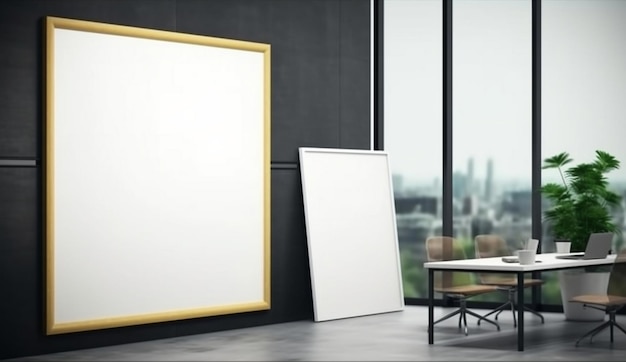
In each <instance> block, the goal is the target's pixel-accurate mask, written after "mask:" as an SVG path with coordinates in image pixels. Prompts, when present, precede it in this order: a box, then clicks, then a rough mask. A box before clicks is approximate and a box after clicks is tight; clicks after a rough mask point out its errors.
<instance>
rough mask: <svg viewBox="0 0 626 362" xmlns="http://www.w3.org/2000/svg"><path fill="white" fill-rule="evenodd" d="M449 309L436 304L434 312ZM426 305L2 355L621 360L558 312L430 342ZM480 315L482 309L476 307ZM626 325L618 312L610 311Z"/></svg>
mask: <svg viewBox="0 0 626 362" xmlns="http://www.w3.org/2000/svg"><path fill="white" fill-rule="evenodd" d="M451 310H452V309H443V308H436V312H435V313H436V314H435V317H436V318H437V316H442V315H444V313H447V312H449V311H451ZM427 311H428V309H427V308H426V307H423V306H407V307H405V309H404V310H403V311H400V312H393V313H385V314H377V315H371V316H363V317H356V318H348V319H340V320H333V321H326V322H318V323H316V322H313V321H310V320H307V321H297V322H290V323H283V324H275V325H269V326H262V327H254V328H245V329H238V330H229V331H223V332H214V333H209V334H201V335H194V336H187V337H178V338H172V339H162V340H156V341H149V342H142V343H134V344H126V345H118V346H113V347H104V348H95V349H88V350H79V351H72V352H63V353H56V354H49V355H41V356H31V357H25V358H18V359H11V360H7V361H590V360H595V361H624V360H625V359H626V335H624V334H622V332H620V331H619V330H616V331H615V342H614V343H613V344H610V343H609V332H608V330H606V331H604V332H603V333H601V334H598V335H597V336H596V337H595V338H594V341H593V343H592V344H590V343H589V341H588V340H585V341H583V342H581V344H580V346H579V347H575V346H574V342H575V341H576V339H577V338H578V337H579V336H581V335H582V334H584V333H585V332H586V331H588V330H590V329H592V328H593V327H594V326H596V325H597V324H598V322H571V321H565V320H564V318H563V315H562V314H555V313H544V317H545V318H546V323H545V324H541V323H540V322H539V319H537V318H536V317H534V316H533V315H531V314H529V313H527V314H526V316H525V317H526V318H525V320H526V323H525V331H526V339H525V343H526V346H525V347H526V348H525V349H526V350H525V351H523V352H518V351H517V344H516V343H517V339H516V336H517V334H516V329H515V328H514V327H513V321H512V318H511V315H510V313H506V314H504V313H503V314H501V315H500V318H499V322H500V325H501V331H499V332H498V331H496V329H495V327H494V326H492V325H490V324H488V323H481V325H480V326H477V325H476V320H475V319H474V318H471V317H470V318H468V324H470V327H471V328H470V330H469V335H468V336H465V335H464V334H463V333H461V332H459V329H458V328H457V320H456V319H454V318H452V319H450V320H447V321H444V322H442V323H440V324H437V325H436V326H435V344H434V345H429V344H428V333H427V324H428V323H427V322H428V314H427ZM476 311H477V312H479V313H480V314H484V312H486V311H483V310H476ZM618 322H621V324H622V325H626V316H618Z"/></svg>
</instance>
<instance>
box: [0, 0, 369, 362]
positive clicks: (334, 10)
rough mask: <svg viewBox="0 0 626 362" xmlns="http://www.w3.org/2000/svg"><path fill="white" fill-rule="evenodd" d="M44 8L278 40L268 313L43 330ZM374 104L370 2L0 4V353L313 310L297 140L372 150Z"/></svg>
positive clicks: (51, 12) (196, 329)
mask: <svg viewBox="0 0 626 362" xmlns="http://www.w3.org/2000/svg"><path fill="white" fill-rule="evenodd" d="M45 16H58V17H65V18H75V19H80V20H89V21H97V22H106V23H113V24H121V25H129V26H135V27H145V28H152V29H161V30H169V31H177V32H183V33H193V34H201V35H208V36H215V37H225V38H231V39H242V40H249V41H256V42H263V43H270V44H271V45H272V145H271V146H272V173H271V177H272V211H271V212H272V225H271V228H272V229H271V230H272V261H271V266H272V281H271V282H272V296H271V298H272V308H271V310H269V311H264V312H253V313H242V314H235V315H227V316H219V317H210V318H199V319H192V320H183V321H174V322H166V323H156V324H146V325H141V326H132V327H124V328H113V329H106V330H99V331H89V332H80V333H70V334H63V335H55V336H46V335H45V332H44V331H45V325H44V310H45V301H44V295H45V293H44V292H45V291H44V288H45V284H44V280H45V265H44V258H45V255H44V245H45V240H44V239H43V232H42V230H43V224H42V220H43V209H42V204H43V193H42V188H43V181H42V169H41V160H42V159H43V157H44V155H43V154H42V152H43V148H42V134H43V128H42V125H43V109H42V105H43V97H44V90H43V67H44V63H43V49H44V46H45V42H44V37H43V19H44V17H45ZM370 103H371V102H370V4H369V0H124V1H122V0H89V1H86V0H3V1H0V331H1V332H0V359H4V358H10V357H16V356H25V355H35V354H43V353H51V352H58V351H64V350H74V349H82V348H91V347H98V346H105V345H112V344H121V343H129V342H137V341H144V340H150V339H157V338H169V337H175V336H181V335H188V334H195V333H205V332H212V331H218V330H225V329H234V328H241V327H248V326H256V325H264V324H271V323H281V322H287V321H292V320H300V319H312V315H313V307H312V299H311V283H310V278H309V267H308V256H307V244H306V234H305V224H304V211H303V204H302V194H301V185H300V174H299V169H298V168H297V166H298V147H301V146H312V147H333V148H358V149H369V145H370V141H369V140H370ZM86 121H88V120H86ZM76 137H80V135H76ZM16 161H17V162H18V164H17V165H15V162H16ZM20 162H22V163H23V165H20ZM29 162H31V163H34V165H33V166H29V165H28V163H29ZM24 163H25V164H24ZM105 227H106V226H105Z"/></svg>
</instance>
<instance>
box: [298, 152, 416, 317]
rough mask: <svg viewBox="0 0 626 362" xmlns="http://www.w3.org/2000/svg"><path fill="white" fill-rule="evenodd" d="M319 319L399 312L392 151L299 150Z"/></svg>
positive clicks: (315, 312) (398, 266) (315, 310)
mask: <svg viewBox="0 0 626 362" xmlns="http://www.w3.org/2000/svg"><path fill="white" fill-rule="evenodd" d="M299 154H300V167H301V176H302V191H303V197H304V209H305V218H306V229H307V238H308V250H309V263H310V270H311V285H312V289H313V306H314V318H315V321H325V320H332V319H339V318H347V317H356V316H363V315H370V314H377V313H384V312H393V311H399V310H402V309H403V307H404V297H403V291H402V277H401V271H400V260H399V253H398V238H397V230H396V220H395V207H394V199H393V189H392V183H391V175H390V171H389V170H390V168H389V159H388V155H387V153H385V152H383V151H364V150H347V149H324V148H307V147H303V148H300V149H299Z"/></svg>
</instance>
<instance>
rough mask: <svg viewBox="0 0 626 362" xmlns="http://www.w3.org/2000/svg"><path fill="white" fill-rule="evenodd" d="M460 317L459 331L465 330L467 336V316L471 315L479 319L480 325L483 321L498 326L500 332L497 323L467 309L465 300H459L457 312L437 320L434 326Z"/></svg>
mask: <svg viewBox="0 0 626 362" xmlns="http://www.w3.org/2000/svg"><path fill="white" fill-rule="evenodd" d="M457 314H458V315H459V329H461V328H463V331H464V333H465V335H466V336H467V335H468V329H467V315H468V314H469V315H471V316H473V317H476V318H478V324H480V321H481V320H484V321H485V322H488V323H491V324H493V325H494V326H496V328H498V331H499V330H500V325H499V324H498V323H497V322H494V321H492V320H491V319H488V318H486V317H485V316H481V315H480V314H478V313H476V312H473V311H471V310H469V309H467V303H466V301H465V299H460V300H459V309H457V310H455V311H454V312H452V313H449V314H447V315H445V316H443V317H441V318H439V319H438V320H436V321H435V322H434V323H433V325H435V324H437V323H439V322H443V321H445V320H446V319H450V318H452V317H454V316H455V315H457ZM461 323H462V324H463V327H462V326H461Z"/></svg>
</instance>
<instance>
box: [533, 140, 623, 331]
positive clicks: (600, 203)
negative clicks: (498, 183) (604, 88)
mask: <svg viewBox="0 0 626 362" xmlns="http://www.w3.org/2000/svg"><path fill="white" fill-rule="evenodd" d="M595 155H596V157H595V159H594V160H593V161H592V162H585V163H579V164H578V165H574V166H569V167H568V168H565V167H566V166H567V165H569V164H570V163H571V162H572V159H571V158H570V156H569V154H568V153H567V152H562V153H559V154H557V155H554V156H552V157H549V158H546V159H545V160H544V164H543V167H542V168H543V169H556V170H557V171H558V173H559V176H560V179H561V182H560V183H557V182H549V183H546V184H545V185H544V186H542V187H541V192H542V194H543V195H545V197H546V198H547V199H548V200H549V201H550V202H551V205H550V207H549V208H548V209H547V210H545V211H544V220H545V221H547V222H548V223H549V224H550V227H551V234H552V236H553V237H554V240H555V241H556V240H567V241H570V242H571V251H574V252H581V251H584V250H585V248H586V247H587V240H588V239H589V235H590V234H591V233H595V232H613V233H616V234H619V233H620V232H621V230H620V228H619V227H617V225H616V224H615V222H614V221H613V217H612V215H611V208H613V207H616V206H619V205H620V201H621V197H620V196H619V195H618V194H616V193H615V192H613V191H611V190H609V183H608V180H607V178H606V174H607V173H609V172H611V171H613V170H616V169H618V168H619V166H620V162H619V161H618V160H617V159H616V158H615V157H613V156H612V155H610V154H609V153H607V152H604V151H596V153H595ZM608 279H609V271H608V270H607V269H606V268H595V269H593V270H589V269H587V270H585V269H584V268H583V269H577V270H572V271H562V272H559V280H560V284H561V288H560V290H561V300H562V303H563V311H564V314H565V317H566V319H568V320H579V321H591V320H603V319H604V317H605V316H604V312H602V311H599V310H595V309H590V308H586V309H585V308H584V307H583V306H582V305H580V304H579V303H570V302H569V300H570V299H571V298H572V297H573V296H575V295H579V294H597V293H604V292H606V288H607V286H608Z"/></svg>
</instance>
